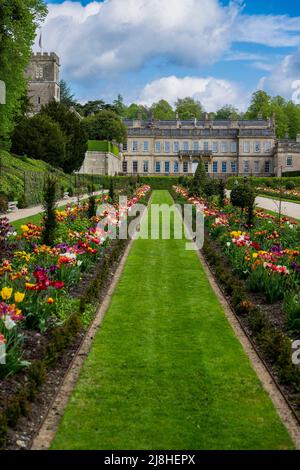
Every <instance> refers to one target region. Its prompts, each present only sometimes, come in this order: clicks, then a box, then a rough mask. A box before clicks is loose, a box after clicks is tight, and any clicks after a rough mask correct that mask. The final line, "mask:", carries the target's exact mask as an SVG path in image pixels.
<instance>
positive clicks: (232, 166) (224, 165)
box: [122, 160, 272, 174]
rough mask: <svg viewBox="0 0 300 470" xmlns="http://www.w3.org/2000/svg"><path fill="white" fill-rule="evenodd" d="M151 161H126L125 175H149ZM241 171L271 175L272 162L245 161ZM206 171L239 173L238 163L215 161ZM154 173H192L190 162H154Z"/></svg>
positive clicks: (123, 169)
mask: <svg viewBox="0 0 300 470" xmlns="http://www.w3.org/2000/svg"><path fill="white" fill-rule="evenodd" d="M149 163H150V162H149V161H148V160H145V161H143V162H142V161H137V160H134V161H126V160H124V161H123V163H122V171H123V173H149V172H150V165H149ZM241 166H242V167H241V168H240V169H239V171H240V172H242V173H249V174H250V173H251V172H253V173H257V174H260V173H266V174H269V173H271V171H272V168H271V161H269V160H267V161H264V162H263V165H262V164H261V161H254V164H253V166H251V163H250V160H244V161H243V162H242V164H241ZM205 169H206V171H207V172H208V173H233V174H234V173H237V171H238V163H237V162H236V161H232V162H228V161H222V162H220V161H215V162H212V163H208V162H206V163H205ZM153 172H154V173H167V174H168V173H191V172H192V170H191V166H190V162H188V161H186V162H182V163H181V162H179V161H172V162H170V161H163V162H161V161H155V162H154V169H153Z"/></svg>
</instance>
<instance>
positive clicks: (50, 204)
mask: <svg viewBox="0 0 300 470" xmlns="http://www.w3.org/2000/svg"><path fill="white" fill-rule="evenodd" d="M56 186H57V179H56V178H55V177H53V176H52V175H48V176H47V178H46V181H45V189H44V210H45V214H44V231H43V234H42V238H43V243H44V244H45V245H48V246H52V245H54V242H55V235H56V229H57V221H56V212H55V211H56Z"/></svg>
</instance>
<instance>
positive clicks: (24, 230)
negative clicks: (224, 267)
mask: <svg viewBox="0 0 300 470" xmlns="http://www.w3.org/2000/svg"><path fill="white" fill-rule="evenodd" d="M21 230H22V232H28V231H29V227H28V226H27V225H21Z"/></svg>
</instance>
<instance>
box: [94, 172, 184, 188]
mask: <svg viewBox="0 0 300 470" xmlns="http://www.w3.org/2000/svg"><path fill="white" fill-rule="evenodd" d="M111 179H113V182H114V188H115V189H125V188H126V187H128V186H129V185H130V184H131V183H132V182H135V183H137V184H141V185H143V184H147V185H149V186H151V189H153V190H154V189H167V190H169V189H172V186H174V185H177V184H178V180H179V177H177V176H140V175H133V176H99V177H97V181H99V182H100V183H101V184H102V186H103V188H104V189H109V187H110V180H111Z"/></svg>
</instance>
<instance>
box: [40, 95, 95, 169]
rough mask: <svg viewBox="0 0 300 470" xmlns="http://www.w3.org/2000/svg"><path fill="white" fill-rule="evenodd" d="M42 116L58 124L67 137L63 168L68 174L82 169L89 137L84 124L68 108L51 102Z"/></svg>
mask: <svg viewBox="0 0 300 470" xmlns="http://www.w3.org/2000/svg"><path fill="white" fill-rule="evenodd" d="M41 114H44V115H47V116H49V117H50V118H51V119H52V120H53V121H54V122H56V123H57V124H58V125H59V126H60V128H61V130H62V132H63V133H64V135H65V136H66V142H67V143H66V157H65V160H64V162H63V165H62V168H63V170H64V171H65V172H66V173H72V172H73V171H77V170H79V169H80V167H81V165H82V163H83V160H84V157H85V152H86V151H87V135H86V132H85V130H84V126H83V122H82V121H81V120H80V119H79V118H78V116H76V114H75V113H74V112H72V111H70V110H69V109H68V108H67V106H65V105H64V104H61V103H57V102H56V101H51V102H50V103H48V104H47V105H46V106H43V108H42V110H41Z"/></svg>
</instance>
